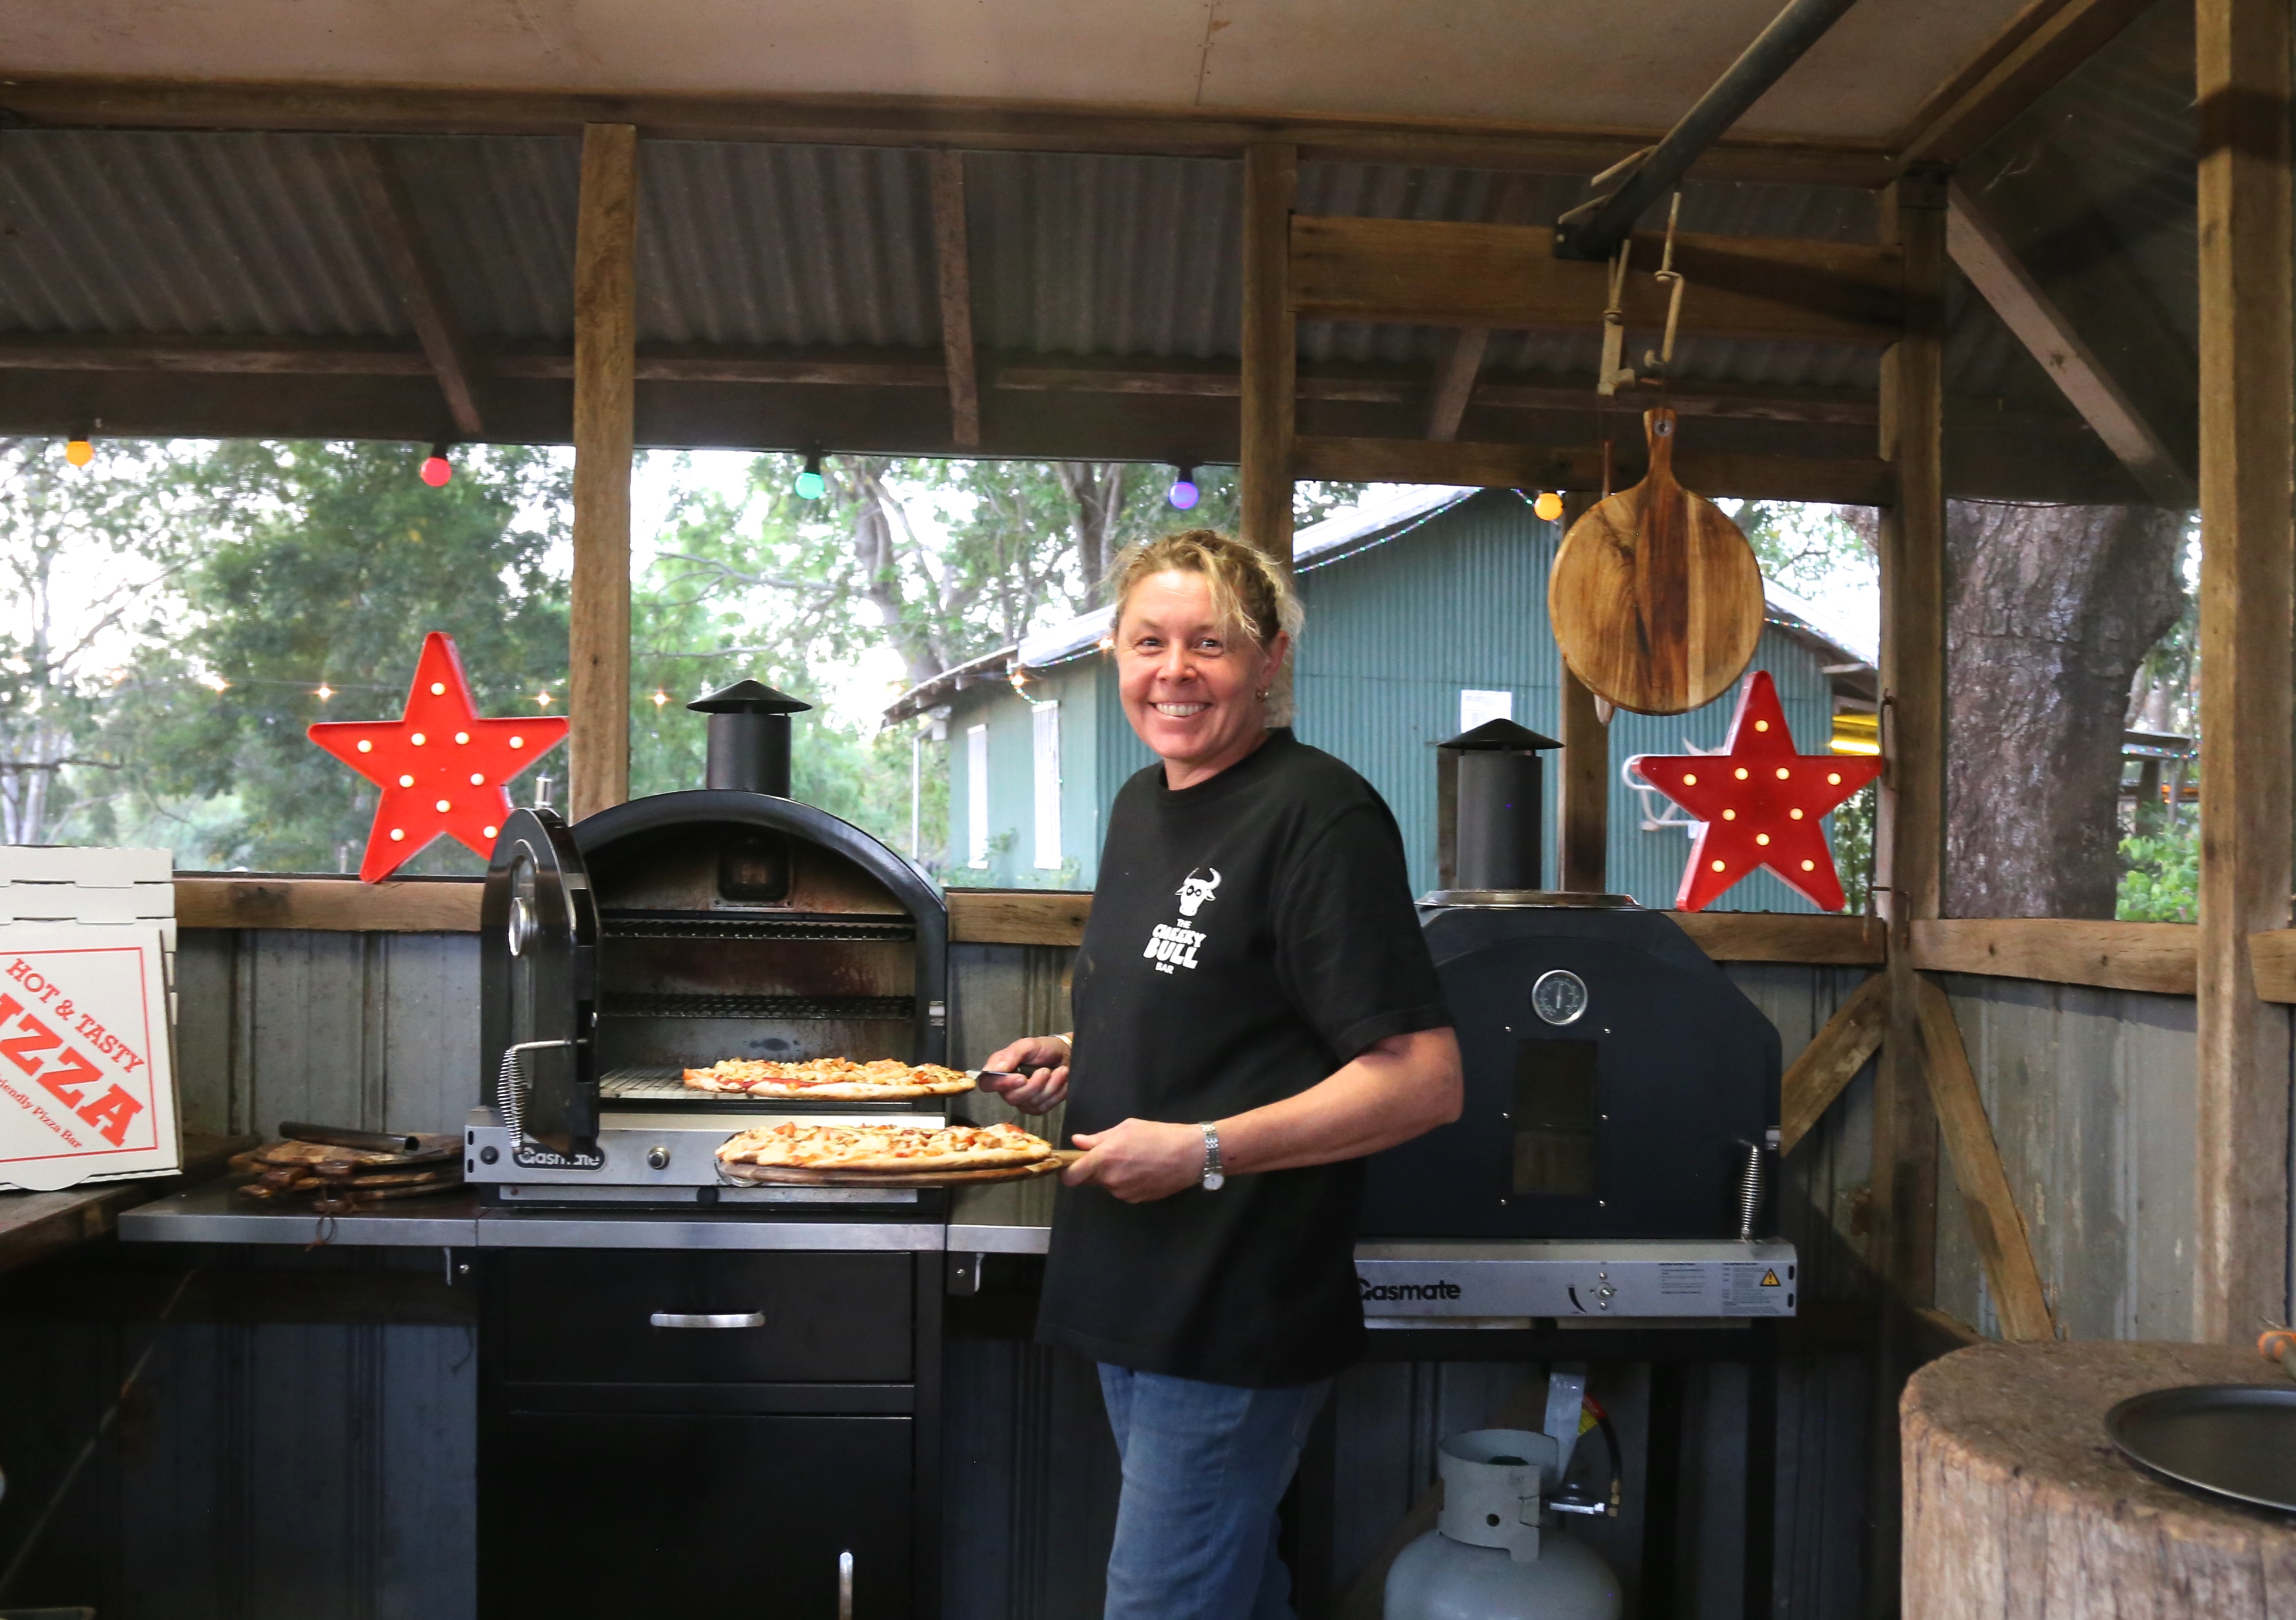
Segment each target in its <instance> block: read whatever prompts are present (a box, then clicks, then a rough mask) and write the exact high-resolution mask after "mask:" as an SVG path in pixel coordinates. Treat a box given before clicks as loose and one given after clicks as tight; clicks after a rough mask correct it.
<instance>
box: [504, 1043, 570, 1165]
mask: <svg viewBox="0 0 2296 1620" xmlns="http://www.w3.org/2000/svg"><path fill="white" fill-rule="evenodd" d="M579 1044H580V1043H579V1042H578V1041H521V1042H520V1043H518V1044H517V1045H515V1046H505V1047H504V1048H503V1055H502V1068H499V1069H497V1070H496V1072H495V1107H496V1109H497V1110H499V1111H500V1113H501V1115H502V1122H503V1124H504V1125H505V1126H507V1127H508V1128H509V1130H510V1139H511V1141H512V1142H513V1143H517V1142H522V1141H525V1140H526V1093H525V1091H524V1089H523V1088H522V1087H521V1085H520V1084H519V1082H520V1081H521V1080H522V1079H523V1078H524V1077H525V1070H526V1064H525V1061H524V1060H522V1059H521V1057H520V1056H519V1054H520V1053H521V1052H529V1051H540V1050H541V1049H542V1048H544V1047H545V1046H576V1045H579Z"/></svg>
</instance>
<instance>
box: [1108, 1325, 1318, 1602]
mask: <svg viewBox="0 0 2296 1620" xmlns="http://www.w3.org/2000/svg"><path fill="white" fill-rule="evenodd" d="M1331 1388H1332V1381H1331V1380H1330V1379H1324V1380H1323V1381H1322V1382H1320V1383H1316V1384H1303V1385H1298V1386H1294V1387H1289V1388H1282V1389H1239V1388H1236V1387H1234V1386H1232V1385H1228V1384H1205V1383H1200V1382H1198V1381H1197V1380H1196V1379H1176V1378H1171V1377H1169V1376H1168V1375H1166V1374H1163V1373H1160V1372H1135V1371H1133V1370H1131V1369H1130V1368H1128V1367H1112V1366H1110V1365H1109V1364H1108V1363H1107V1362H1102V1363H1101V1364H1100V1393H1101V1398H1102V1399H1103V1400H1104V1401H1105V1402H1106V1403H1108V1425H1109V1427H1110V1428H1111V1429H1113V1430H1115V1431H1116V1450H1117V1454H1118V1455H1119V1456H1120V1457H1121V1458H1122V1459H1123V1460H1124V1492H1123V1495H1122V1496H1121V1497H1120V1498H1119V1501H1118V1503H1117V1509H1116V1545H1115V1547H1114V1548H1113V1549H1112V1550H1111V1551H1110V1553H1109V1555H1108V1608H1107V1610H1106V1620H1291V1617H1292V1577H1291V1575H1290V1573H1289V1572H1288V1571H1286V1570H1285V1568H1284V1567H1283V1559H1281V1558H1279V1557H1277V1556H1276V1551H1275V1504H1276V1503H1277V1502H1278V1501H1281V1500H1282V1499H1283V1491H1284V1487H1285V1486H1287V1485H1290V1484H1291V1483H1292V1472H1293V1471H1294V1470H1295V1469H1298V1468H1299V1466H1300V1447H1301V1446H1302V1445H1304V1444H1307V1439H1308V1425H1309V1424H1311V1423H1313V1422H1314V1421H1315V1420H1316V1409H1317V1408H1318V1407H1320V1406H1322V1405H1323V1403H1324V1396H1325V1395H1328V1394H1330V1393H1331Z"/></svg>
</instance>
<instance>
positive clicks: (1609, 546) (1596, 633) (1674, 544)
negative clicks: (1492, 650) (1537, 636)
mask: <svg viewBox="0 0 2296 1620" xmlns="http://www.w3.org/2000/svg"><path fill="white" fill-rule="evenodd" d="M1643 427H1644V432H1645V434H1646V435H1647V436H1648V438H1649V439H1650V472H1649V474H1648V475H1647V476H1646V477H1644V479H1643V481H1642V482H1641V483H1639V484H1636V486H1635V487H1633V488H1631V489H1623V490H1620V492H1619V493H1618V494H1617V495H1611V496H1610V497H1609V498H1608V499H1606V500H1604V501H1603V503H1601V504H1600V505H1598V506H1596V507H1595V509H1594V510H1593V511H1589V512H1588V513H1587V515H1586V516H1585V517H1583V518H1581V519H1579V521H1578V522H1576V523H1574V524H1572V525H1571V526H1570V533H1569V534H1568V535H1566V536H1563V540H1562V548H1561V549H1560V550H1559V551H1557V552H1555V556H1554V573H1553V574H1552V575H1550V576H1549V577H1548V578H1547V582H1546V611H1547V616H1548V617H1549V618H1551V619H1553V621H1554V640H1555V642H1556V644H1557V645H1558V646H1560V647H1561V648H1562V659H1563V662H1565V663H1566V664H1568V665H1569V666H1570V673H1571V674H1573V675H1577V676H1578V677H1579V680H1581V681H1583V682H1585V683H1586V684H1587V687H1588V688H1589V689H1591V690H1592V691H1594V692H1595V694H1596V695H1597V696H1600V697H1604V698H1608V699H1609V700H1611V702H1612V703H1614V704H1616V705H1617V706H1618V707H1619V708H1625V709H1632V710H1634V711H1635V712H1636V714H1644V715H1678V714H1681V713H1683V712H1685V710H1688V709H1693V708H1698V707H1700V706H1701V705H1702V704H1705V703H1710V702H1712V701H1713V700H1715V699H1716V698H1718V697H1720V696H1721V695H1722V694H1723V693H1724V692H1726V691H1728V690H1729V689H1730V684H1731V683H1732V682H1734V681H1735V680H1736V679H1737V678H1738V677H1739V676H1740V675H1743V673H1745V668H1746V666H1747V664H1749V663H1750V662H1751V661H1752V659H1753V656H1754V647H1755V643H1756V642H1759V640H1760V639H1761V634H1762V610H1763V599H1762V572H1761V569H1760V568H1759V566H1758V565H1757V564H1756V562H1755V560H1754V548H1753V547H1751V545H1748V544H1746V536H1744V535H1743V534H1742V533H1740V532H1739V529H1738V526H1737V525H1736V524H1734V523H1733V522H1731V521H1730V520H1729V519H1727V518H1726V517H1724V516H1723V515H1722V512H1721V510H1720V509H1719V508H1718V507H1717V506H1716V505H1715V504H1714V503H1713V502H1711V501H1710V500H1707V499H1706V498H1705V497H1704V496H1702V495H1693V494H1691V493H1690V492H1689V491H1688V490H1686V489H1685V488H1684V487H1682V486H1681V485H1679V484H1677V483H1676V482H1675V481H1674V438H1675V416H1674V413H1673V412H1672V411H1669V410H1667V409H1665V408H1663V407H1661V408H1660V409H1657V410H1653V411H1649V412H1645V413H1644V416H1643Z"/></svg>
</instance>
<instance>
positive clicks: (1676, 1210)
mask: <svg viewBox="0 0 2296 1620" xmlns="http://www.w3.org/2000/svg"><path fill="white" fill-rule="evenodd" d="M1423 921H1424V924H1425V928H1426V933H1427V943H1428V945H1429V946H1430V948H1431V951H1432V953H1433V954H1434V958H1435V967H1436V971H1437V973H1438V974H1439V977H1440V978H1441V980H1442V984H1443V994H1444V996H1445V999H1446V1001H1447V1002H1448V1004H1449V1006H1450V1010H1451V1013H1452V1016H1453V1019H1454V1020H1455V1022H1456V1027H1457V1029H1458V1033H1459V1047H1460V1056H1461V1059H1462V1061H1463V1064H1464V1070H1465V1076H1466V1097H1465V1103H1464V1111H1463V1112H1462V1113H1461V1115H1460V1117H1459V1118H1458V1120H1457V1121H1456V1122H1455V1123H1453V1124H1451V1125H1443V1126H1440V1127H1439V1128H1438V1129H1436V1130H1433V1131H1431V1132H1429V1133H1427V1134H1425V1135H1424V1136H1421V1137H1418V1138H1415V1140H1413V1141H1408V1142H1406V1143H1404V1144H1403V1145H1402V1146H1401V1147H1398V1148H1390V1149H1389V1150H1387V1151H1385V1152H1383V1153H1379V1154H1375V1155H1374V1156H1373V1158H1371V1159H1370V1160H1369V1161H1368V1163H1367V1165H1366V1166H1365V1186H1364V1202H1363V1211H1362V1215H1361V1218H1360V1221H1359V1224H1358V1230H1359V1231H1360V1232H1361V1233H1362V1234H1363V1235H1364V1236H1365V1237H1366V1238H1387V1239H1412V1238H1524V1239H1548V1238H1553V1239H1589V1238H1591V1239H1689V1238H1735V1237H1736V1236H1737V1235H1738V1232H1739V1222H1740V1216H1741V1214H1742V1199H1743V1192H1744V1188H1745V1178H1746V1167H1747V1163H1748V1157H1749V1155H1750V1154H1751V1153H1755V1152H1767V1148H1768V1146H1769V1144H1770V1143H1771V1142H1773V1141H1775V1130H1776V1127H1777V1124H1778V1081H1779V1069H1780V1049H1779V1041H1778V1031H1777V1027H1776V1026H1775V1025H1774V1024H1772V1023H1771V1022H1770V1020H1769V1019H1767V1017H1765V1016H1764V1015H1763V1013H1762V1010H1761V1009H1760V1008H1759V1007H1757V1006H1755V1005H1754V1003H1753V1002H1751V1000H1749V999H1748V998H1747V996H1746V994H1745V993H1744V992H1743V991H1742V990H1740V989H1739V988H1738V986H1735V985H1734V984H1732V983H1731V982H1730V979H1729V978H1728V976H1727V975H1726V974H1725V973H1724V972H1723V971H1722V970H1721V969H1720V968H1718V967H1717V966H1716V965H1715V963H1714V961H1712V959H1710V957H1708V955H1707V954H1706V953H1705V952H1703V951H1702V950H1700V949H1699V948H1698V946H1697V945H1696V944H1695V943H1693V941H1692V939H1691V938H1690V937H1689V936H1688V935H1687V934H1685V933H1684V932H1683V931H1682V929H1681V928H1680V926H1679V925H1678V924H1677V923H1676V922H1675V921H1674V920H1673V919H1672V918H1670V917H1669V916H1667V915H1666V914H1665V913H1663V912H1652V911H1644V910H1643V909H1642V908H1640V907H1638V906H1616V905H1614V906H1594V905H1584V906H1579V905H1521V906H1500V905H1493V906H1470V905H1461V906H1435V907H1430V908H1428V909H1427V911H1426V912H1424V915H1423ZM1767 1169H1768V1166H1767V1165H1766V1166H1765V1171H1766V1174H1765V1180H1768V1181H1774V1180H1775V1177H1774V1176H1770V1175H1768V1174H1767ZM1774 1202H1775V1200H1774V1199H1768V1198H1765V1199H1762V1200H1761V1207H1759V1209H1758V1211H1757V1215H1756V1219H1757V1223H1758V1230H1767V1225H1766V1224H1764V1223H1770V1222H1774V1220H1775V1213H1774V1210H1773V1208H1772V1207H1771V1206H1772V1205H1773V1204H1774Z"/></svg>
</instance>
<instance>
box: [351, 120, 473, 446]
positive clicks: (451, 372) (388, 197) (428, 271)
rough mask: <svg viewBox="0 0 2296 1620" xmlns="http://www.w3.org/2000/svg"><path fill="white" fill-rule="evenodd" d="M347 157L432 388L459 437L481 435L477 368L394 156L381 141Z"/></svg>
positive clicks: (355, 146)
mask: <svg viewBox="0 0 2296 1620" xmlns="http://www.w3.org/2000/svg"><path fill="white" fill-rule="evenodd" d="M349 158H350V165H351V173H352V175H353V176H355V177H356V178H357V184H358V189H359V200H360V202H361V203H362V204H363V205H364V207H365V210H366V217H367V224H368V226H369V228H371V229H372V230H373V232H374V235H375V244H376V246H377V247H379V248H380V249H381V250H382V258H383V263H384V265H385V266H386V267H387V268H388V269H389V274H390V280H391V284H392V285H393V286H394V287H395V288H396V289H397V290H398V301H399V303H400V304H401V305H402V306H404V307H405V308H406V319H407V322H408V323H409V324H411V325H412V326H413V327H414V335H415V337H416V339H417V340H419V341H420V342H421V343H422V354H423V357H424V358H425V359H427V360H428V361H429V362H430V370H431V372H433V374H435V375H436V376H437V377H438V379H439V392H440V393H442V394H444V395H445V396H446V397H447V414H448V415H449V416H451V417H452V418H453V419H454V422H455V431H456V432H457V433H459V434H461V435H462V436H463V438H482V437H484V436H485V433H486V430H487V424H486V420H485V418H484V416H483V415H482V414H481V413H480V410H479V367H478V364H477V363H476V361H475V360H473V358H472V357H471V346H470V343H469V341H468V340H466V339H465V338H464V337H463V323H462V322H461V320H460V319H459V318H457V317H456V315H455V302H454V297H453V295H452V294H451V293H450V292H448V290H447V278H446V276H445V275H443V274H440V272H439V265H438V261H437V260H436V259H434V258H432V257H431V253H430V246H429V244H428V243H427V242H426V241H424V239H423V235H422V221H421V220H420V219H419V218H417V217H415V213H414V195H413V193H412V192H409V191H408V190H407V186H406V176H405V174H403V173H402V172H401V171H400V169H399V167H398V154H397V152H396V151H394V150H393V149H392V147H391V144H390V143H389V142H387V141H359V142H356V143H353V144H352V146H351V149H350V152H349Z"/></svg>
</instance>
